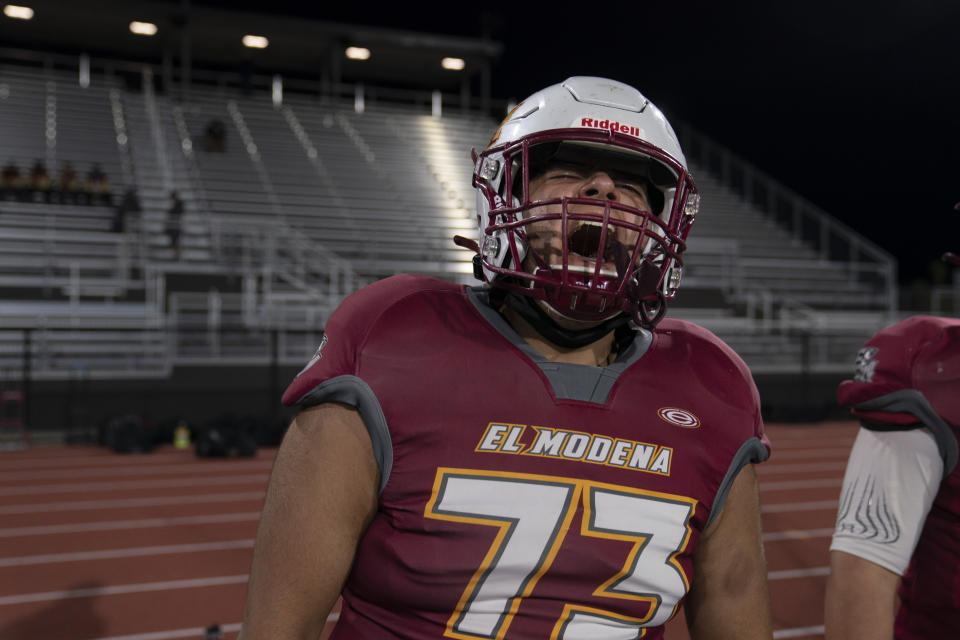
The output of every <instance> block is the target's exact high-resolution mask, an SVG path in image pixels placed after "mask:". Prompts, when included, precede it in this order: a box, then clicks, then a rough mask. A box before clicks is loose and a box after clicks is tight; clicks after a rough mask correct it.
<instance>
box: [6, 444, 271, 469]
mask: <svg viewBox="0 0 960 640" xmlns="http://www.w3.org/2000/svg"><path fill="white" fill-rule="evenodd" d="M100 451H106V450H105V449H100ZM11 457H13V456H11ZM183 457H184V454H183V453H179V452H177V453H174V452H171V453H156V452H152V453H144V454H139V453H133V454H124V453H109V452H108V453H106V454H105V455H83V454H82V453H78V452H76V451H64V455H62V456H48V457H42V458H39V457H38V458H31V457H17V459H16V460H5V461H4V463H3V468H4V470H7V471H9V470H12V469H45V468H51V469H53V468H56V467H89V466H90V465H91V464H102V465H110V466H128V467H141V466H150V465H154V464H163V463H167V462H176V461H182V460H183ZM259 457H260V456H257V458H258V459H259Z"/></svg>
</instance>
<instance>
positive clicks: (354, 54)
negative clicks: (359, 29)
mask: <svg viewBox="0 0 960 640" xmlns="http://www.w3.org/2000/svg"><path fill="white" fill-rule="evenodd" d="M345 53H346V56H347V57H348V58H350V59H351V60H369V59H370V49H367V48H366V47H347V50H346V52H345Z"/></svg>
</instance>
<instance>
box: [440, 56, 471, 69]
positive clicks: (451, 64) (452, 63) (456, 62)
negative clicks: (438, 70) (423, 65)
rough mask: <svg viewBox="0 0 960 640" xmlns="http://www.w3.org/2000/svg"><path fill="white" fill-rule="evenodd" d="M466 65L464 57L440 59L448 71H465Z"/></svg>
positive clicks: (441, 64)
mask: <svg viewBox="0 0 960 640" xmlns="http://www.w3.org/2000/svg"><path fill="white" fill-rule="evenodd" d="M466 65H467V63H465V62H464V61H463V58H444V59H443V60H441V61H440V66H441V67H443V68H444V69H446V70H448V71H463V68H464V67H465V66H466Z"/></svg>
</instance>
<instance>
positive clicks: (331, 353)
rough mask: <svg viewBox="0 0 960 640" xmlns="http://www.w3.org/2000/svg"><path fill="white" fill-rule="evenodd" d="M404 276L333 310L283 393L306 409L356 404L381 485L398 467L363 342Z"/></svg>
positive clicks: (364, 291) (363, 291)
mask: <svg viewBox="0 0 960 640" xmlns="http://www.w3.org/2000/svg"><path fill="white" fill-rule="evenodd" d="M398 284H403V280H402V279H401V278H388V279H386V280H381V281H379V282H377V283H374V284H372V285H369V286H367V287H365V288H363V289H361V290H360V291H358V292H356V293H354V294H352V295H350V296H349V297H347V298H346V299H345V300H344V301H343V303H342V304H341V305H340V307H338V308H337V310H336V311H335V312H334V313H333V315H331V316H330V319H329V320H328V321H327V324H326V327H325V329H324V334H323V338H322V340H321V342H320V346H319V347H318V348H317V351H316V353H315V354H314V355H313V358H311V359H310V361H309V362H308V363H307V365H306V366H305V367H304V368H303V370H301V371H300V373H299V374H297V376H296V378H294V380H293V382H291V383H290V386H289V387H287V390H286V391H285V392H284V394H283V403H284V404H285V405H288V406H297V407H300V408H301V409H303V408H307V407H312V406H315V405H318V404H322V403H324V402H338V403H341V404H346V405H349V406H351V407H354V408H356V409H357V411H358V412H359V414H360V417H361V418H362V419H363V422H364V425H365V426H366V428H367V433H369V434H370V440H371V443H372V445H373V453H374V457H375V458H376V461H377V466H378V467H379V468H380V490H381V491H382V490H383V487H384V486H386V484H387V480H388V479H389V476H390V471H391V469H392V467H393V447H392V443H391V438H390V429H389V426H388V424H387V420H386V417H385V416H384V413H383V409H382V407H381V405H380V402H379V400H378V399H377V396H376V393H375V392H374V390H373V389H372V388H371V387H370V385H369V384H368V383H367V382H366V381H365V380H364V379H363V377H362V371H361V363H362V358H363V348H364V344H365V343H366V341H367V339H368V337H369V335H370V333H371V332H372V331H374V330H376V327H377V324H378V322H379V321H380V318H381V316H382V315H383V314H384V313H386V312H387V310H388V309H389V307H390V305H391V303H392V302H393V301H394V300H395V299H396V297H397V290H398V289H400V290H402V289H403V288H404V287H398V286H397V285H398Z"/></svg>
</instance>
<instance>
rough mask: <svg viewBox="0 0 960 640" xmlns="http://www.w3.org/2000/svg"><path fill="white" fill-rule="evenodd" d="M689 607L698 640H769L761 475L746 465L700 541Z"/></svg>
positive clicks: (689, 622) (691, 626) (693, 634)
mask: <svg viewBox="0 0 960 640" xmlns="http://www.w3.org/2000/svg"><path fill="white" fill-rule="evenodd" d="M693 566H694V578H693V585H692V588H691V589H690V593H689V595H688V596H687V599H686V601H685V604H684V609H685V611H686V614H687V626H688V628H689V629H690V637H691V638H693V639H694V640H727V639H729V640H759V639H761V638H763V639H765V640H770V638H772V637H773V631H772V625H771V622H770V595H769V593H768V592H767V566H766V560H765V559H764V557H763V542H762V540H761V536H760V504H759V499H758V497H757V474H756V471H755V470H754V468H753V465H752V464H751V465H747V466H746V467H744V468H743V469H742V470H741V471H740V473H739V474H738V475H737V478H736V480H734V481H733V486H732V487H731V488H730V493H729V495H728V496H727V501H726V504H725V505H724V507H723V511H722V512H721V514H720V516H719V517H718V518H717V519H716V520H715V521H714V522H713V523H712V524H711V526H710V527H709V528H708V529H707V530H706V531H705V532H704V534H703V536H702V537H701V538H700V543H699V545H698V546H697V550H696V553H695V555H694V558H693Z"/></svg>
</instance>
